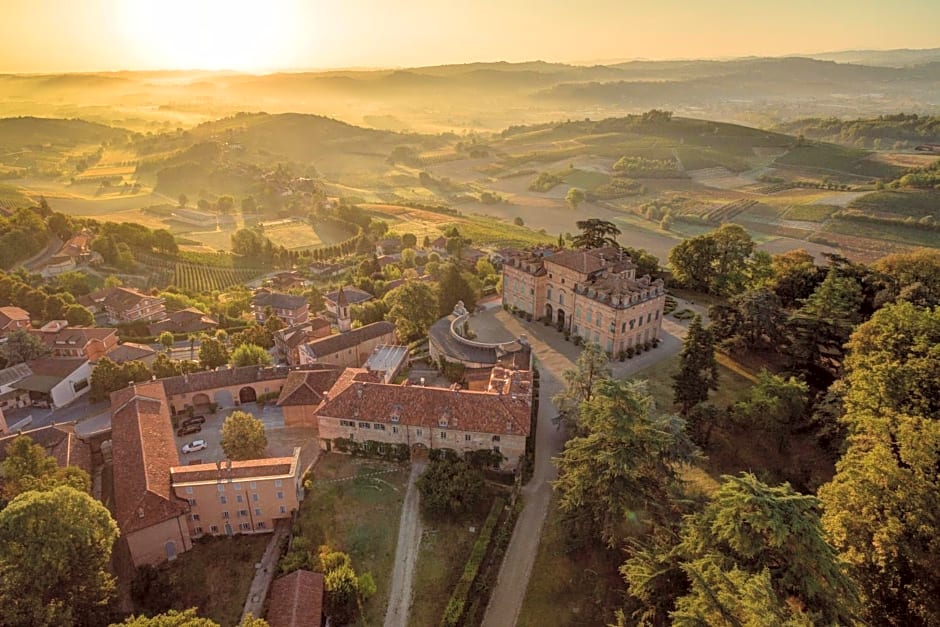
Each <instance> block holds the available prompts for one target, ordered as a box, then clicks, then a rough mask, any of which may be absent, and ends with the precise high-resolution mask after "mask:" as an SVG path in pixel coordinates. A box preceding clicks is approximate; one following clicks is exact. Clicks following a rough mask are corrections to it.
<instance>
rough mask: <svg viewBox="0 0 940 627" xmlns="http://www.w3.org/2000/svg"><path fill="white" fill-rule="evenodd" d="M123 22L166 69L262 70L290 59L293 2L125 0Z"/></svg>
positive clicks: (295, 24)
mask: <svg viewBox="0 0 940 627" xmlns="http://www.w3.org/2000/svg"><path fill="white" fill-rule="evenodd" d="M120 6H121V8H122V16H121V23H122V25H123V28H124V30H125V31H126V33H127V34H128V35H129V38H130V39H131V40H132V41H133V42H134V45H135V46H138V47H139V53H140V55H141V56H143V57H146V58H148V59H149V60H150V62H151V63H153V64H154V65H156V66H159V67H162V68H166V69H205V70H222V69H229V70H242V71H261V70H270V69H272V68H275V67H278V66H283V65H285V64H287V63H289V62H290V47H291V45H292V43H293V42H294V38H295V36H296V35H297V34H298V33H299V32H300V25H299V24H298V21H299V20H298V18H299V17H300V15H299V12H298V10H297V9H298V2H297V0H266V1H264V2H259V1H258V0H162V1H161V2H154V1H153V0H126V1H125V2H122V3H121V5H120Z"/></svg>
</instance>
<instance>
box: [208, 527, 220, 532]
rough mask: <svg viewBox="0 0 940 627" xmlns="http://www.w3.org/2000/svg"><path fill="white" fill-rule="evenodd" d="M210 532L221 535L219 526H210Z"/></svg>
mask: <svg viewBox="0 0 940 627" xmlns="http://www.w3.org/2000/svg"><path fill="white" fill-rule="evenodd" d="M209 531H210V532H211V533H219V526H218V525H209Z"/></svg>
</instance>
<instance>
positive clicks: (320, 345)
mask: <svg viewBox="0 0 940 627" xmlns="http://www.w3.org/2000/svg"><path fill="white" fill-rule="evenodd" d="M341 309H342V307H341ZM345 322H346V324H344V319H343V318H340V330H341V331H342V332H341V333H338V334H334V335H330V336H328V337H324V338H321V339H318V340H313V341H312V342H307V343H306V344H301V345H300V346H299V347H298V357H299V361H298V363H300V364H332V365H335V366H342V367H347V368H359V367H361V366H362V365H363V364H364V363H365V362H366V360H367V359H368V358H369V356H370V355H371V354H372V351H373V350H375V348H376V347H378V346H381V345H382V344H395V343H396V341H397V339H396V336H395V325H394V324H392V323H391V322H388V321H387V320H381V321H379V322H373V323H372V324H367V325H365V326H363V327H359V328H358V329H351V328H349V326H348V318H347V319H345ZM344 327H345V328H347V329H349V330H345V331H343V329H344Z"/></svg>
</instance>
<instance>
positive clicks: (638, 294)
mask: <svg viewBox="0 0 940 627" xmlns="http://www.w3.org/2000/svg"><path fill="white" fill-rule="evenodd" d="M665 301H666V293H665V289H664V286H663V281H662V279H652V278H650V277H649V276H644V277H640V278H636V265H635V264H634V263H633V262H632V261H630V258H629V257H628V256H626V255H624V254H623V251H621V250H620V249H618V248H614V247H607V248H595V249H591V250H563V251H555V250H552V249H544V250H540V251H535V252H530V251H520V252H518V253H517V254H516V255H512V256H510V257H509V258H508V259H507V260H506V262H505V263H504V264H503V305H504V306H507V307H511V308H516V309H518V310H521V311H523V312H526V313H529V314H531V315H532V316H533V317H535V318H542V317H545V318H548V319H549V320H551V322H552V324H554V325H556V326H557V327H558V328H559V329H562V330H565V331H568V332H569V333H571V335H575V336H580V337H581V338H583V339H584V341H585V342H594V343H595V344H598V345H600V347H601V348H602V349H603V350H606V351H607V352H608V353H610V354H616V353H617V352H619V351H625V350H627V349H628V348H630V347H633V346H637V345H642V344H644V343H646V342H649V341H652V340H654V339H657V338H658V337H659V334H660V330H661V327H662V319H663V307H664V305H665Z"/></svg>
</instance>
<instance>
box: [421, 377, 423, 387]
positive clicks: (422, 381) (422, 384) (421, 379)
mask: <svg viewBox="0 0 940 627" xmlns="http://www.w3.org/2000/svg"><path fill="white" fill-rule="evenodd" d="M421 387H424V377H421Z"/></svg>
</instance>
